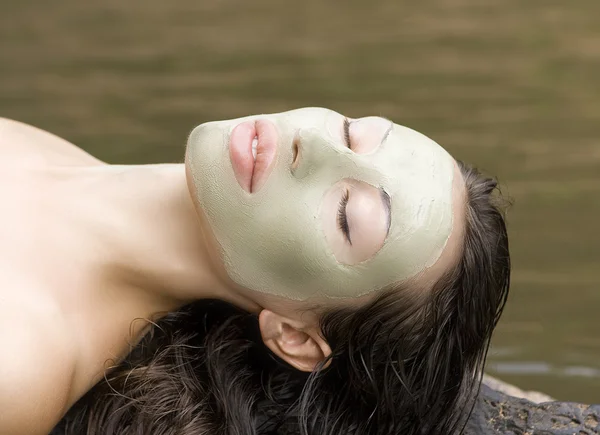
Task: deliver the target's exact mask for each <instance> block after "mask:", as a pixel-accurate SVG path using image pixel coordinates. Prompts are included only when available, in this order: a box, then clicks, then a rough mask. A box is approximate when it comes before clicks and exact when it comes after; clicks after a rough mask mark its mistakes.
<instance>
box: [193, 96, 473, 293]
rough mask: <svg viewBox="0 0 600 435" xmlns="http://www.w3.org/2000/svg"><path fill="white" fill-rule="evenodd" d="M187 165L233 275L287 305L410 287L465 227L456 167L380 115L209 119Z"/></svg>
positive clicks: (196, 134) (322, 112)
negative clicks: (459, 212)
mask: <svg viewBox="0 0 600 435" xmlns="http://www.w3.org/2000/svg"><path fill="white" fill-rule="evenodd" d="M186 164H187V170H188V174H189V176H190V179H189V184H190V186H191V187H192V189H191V190H192V193H193V197H194V199H195V201H196V205H197V206H198V208H199V210H200V211H201V214H202V215H203V217H204V218H205V220H206V221H207V222H208V224H209V226H210V229H211V231H212V233H213V236H214V238H215V239H216V241H217V243H218V245H219V249H220V254H221V258H222V262H223V265H224V267H225V270H226V272H227V274H228V275H229V277H230V278H231V279H232V280H233V281H234V282H236V283H237V284H239V285H241V286H243V287H246V288H249V289H252V290H255V291H259V292H265V293H269V294H273V295H277V296H284V297H286V298H290V299H296V300H305V299H308V298H310V297H313V296H327V297H358V296H362V295H365V294H368V293H370V292H373V291H376V290H378V289H382V288H385V287H388V286H390V285H392V284H395V283H398V282H402V281H406V280H407V279H410V278H413V277H415V276H416V275H418V274H420V273H421V272H423V271H425V270H426V269H428V268H430V267H431V266H433V265H434V264H435V263H436V262H437V261H438V259H439V258H440V256H441V255H442V253H443V251H444V249H445V247H446V245H447V244H448V240H449V238H450V237H451V234H452V233H453V227H456V226H458V227H462V226H463V222H462V221H460V222H456V220H457V219H456V210H455V208H456V207H461V205H462V204H464V201H463V200H462V199H461V198H460V197H459V198H458V199H457V192H456V191H457V189H456V185H457V177H458V178H459V179H460V173H459V172H458V170H457V168H456V164H455V162H454V159H453V158H452V157H451V156H450V155H449V154H448V153H447V152H446V151H445V150H444V149H443V148H442V147H440V146H439V145H438V144H436V143H435V142H433V141H432V140H431V139H429V138H427V137H425V136H423V135H422V134H420V133H418V132H416V131H414V130H411V129H409V128H406V127H402V126H400V125H397V124H394V123H392V122H391V121H389V120H387V119H384V118H380V117H366V118H359V119H347V118H345V117H344V116H342V115H340V114H338V113H336V112H333V111H330V110H327V109H319V108H306V109H298V110H293V111H290V112H284V113H279V114H272V115H259V116H251V117H246V118H240V119H235V120H228V121H220V122H210V123H206V124H202V125H200V126H198V127H196V128H195V129H194V131H193V132H192V133H191V135H190V137H189V140H188V146H187V155H186ZM459 181H460V183H462V180H459ZM457 202H458V203H459V204H458V205H457V204H455V203H457ZM461 219H462V218H461ZM454 232H455V231H454Z"/></svg>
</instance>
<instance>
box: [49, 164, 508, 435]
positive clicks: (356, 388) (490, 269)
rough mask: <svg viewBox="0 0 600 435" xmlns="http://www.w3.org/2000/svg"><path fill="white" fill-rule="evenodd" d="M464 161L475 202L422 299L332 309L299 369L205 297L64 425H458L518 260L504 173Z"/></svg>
mask: <svg viewBox="0 0 600 435" xmlns="http://www.w3.org/2000/svg"><path fill="white" fill-rule="evenodd" d="M459 167H460V169H461V172H462V174H463V178H464V179H465V182H466V186H467V205H466V207H467V210H466V231H465V236H464V240H463V249H462V254H461V257H460V260H459V261H458V263H457V265H456V266H455V267H453V268H452V269H451V270H449V271H448V272H447V273H446V274H445V275H444V276H443V277H442V278H441V279H440V280H439V281H438V282H437V283H436V284H435V285H434V286H433V288H432V289H430V291H428V292H427V296H426V297H425V299H424V300H419V302H415V300H414V298H411V297H410V296H409V295H410V292H407V291H388V292H384V293H383V294H381V295H379V297H377V298H376V300H374V301H372V302H370V303H368V304H366V305H364V306H362V307H360V308H353V309H349V308H345V309H339V308H337V309H331V310H330V311H329V312H327V313H325V314H324V315H323V316H322V317H321V324H320V326H321V330H322V333H323V336H324V337H325V338H326V340H327V341H328V343H329V344H330V346H331V348H332V354H331V356H330V357H329V358H328V362H329V364H328V365H327V367H325V365H326V364H325V363H326V362H327V361H326V362H324V363H323V365H322V366H321V367H320V368H319V369H318V370H315V371H314V372H312V373H303V372H300V371H297V370H295V369H294V368H292V367H290V366H289V365H287V364H285V363H284V362H282V361H280V360H279V359H278V358H277V357H276V356H275V355H273V354H272V353H271V352H269V350H268V349H267V347H266V346H265V345H264V343H263V342H262V340H261V335H260V330H259V327H258V319H257V316H256V315H254V314H249V313H246V312H243V311H240V310H239V309H237V308H235V307H233V306H230V305H228V304H226V303H223V302H219V301H200V302H196V303H193V304H191V305H189V306H186V307H184V308H183V309H181V310H180V311H178V312H176V313H172V314H169V315H167V316H166V317H164V318H163V319H161V320H160V321H159V322H157V323H156V325H155V326H154V327H153V330H152V331H151V333H150V334H148V335H147V336H146V337H145V338H144V339H143V340H142V342H141V343H140V344H139V345H138V346H136V347H135V348H134V350H133V352H132V353H131V354H130V355H129V356H128V357H127V358H126V360H125V361H123V362H122V363H120V364H119V365H118V366H117V367H115V368H114V369H113V370H111V371H110V372H109V374H108V375H107V376H106V378H105V380H104V381H102V382H101V383H99V384H98V385H97V386H96V387H94V389H92V390H91V391H90V392H89V393H88V394H87V395H86V396H84V397H83V398H82V399H81V400H80V401H79V403H77V404H76V405H75V406H74V407H73V408H72V409H71V410H70V411H69V413H68V414H67V416H66V417H65V418H64V419H63V421H62V422H61V424H60V426H59V428H57V432H56V433H57V434H58V433H60V434H65V435H70V434H77V435H81V434H88V435H116V434H139V435H142V434H143V435H146V434H152V435H192V434H193V435H204V434H207V435H208V434H211V435H266V434H299V435H313V434H318V435H340V434H358V435H361V434H382V435H384V434H385V435H388V434H401V435H416V434H419V435H449V434H454V433H458V432H461V431H462V429H463V427H464V425H465V424H466V421H467V418H468V416H469V413H470V410H471V409H472V406H473V403H474V398H475V396H476V394H477V391H478V387H479V385H480V382H481V374H482V370H483V365H484V362H485V357H486V353H487V349H488V346H489V340H490V338H491V335H492V331H493V329H494V327H495V325H496V323H497V322H498V319H499V317H500V314H501V312H502V310H503V307H504V304H505V302H506V298H507V296H508V289H509V281H510V258H509V249H508V237H507V233H506V226H505V221H504V216H503V210H502V200H501V197H500V195H499V194H495V193H494V191H495V190H497V183H496V181H495V180H494V179H491V178H487V177H484V176H483V175H482V174H481V173H480V172H479V171H477V170H476V169H474V168H472V167H470V166H467V165H465V164H463V163H461V162H459ZM58 429H60V430H58Z"/></svg>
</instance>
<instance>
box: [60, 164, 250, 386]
mask: <svg viewBox="0 0 600 435" xmlns="http://www.w3.org/2000/svg"><path fill="white" fill-rule="evenodd" d="M53 179H54V181H57V182H56V183H55V185H56V186H57V189H59V192H56V197H57V198H65V199H58V201H60V203H58V202H57V203H56V204H55V205H56V206H57V207H56V210H57V213H56V214H57V216H60V218H58V219H57V222H63V224H62V225H63V226H65V225H66V226H68V231H69V232H70V234H71V237H70V238H71V239H72V240H77V241H78V242H77V243H78V244H77V250H73V256H74V257H75V256H76V257H77V259H78V260H80V255H82V256H83V257H85V258H86V260H85V264H88V265H89V266H88V270H91V273H90V275H91V276H94V280H95V282H94V284H93V285H90V286H82V288H85V290H83V289H81V288H80V289H79V290H76V291H77V292H79V294H75V290H73V289H69V290H65V294H63V295H62V296H63V298H62V301H63V304H64V305H65V306H66V307H67V309H66V310H65V311H66V312H73V313H77V314H76V316H77V317H74V319H75V320H73V321H72V322H75V323H77V324H73V325H72V326H73V327H74V328H78V329H77V330H79V331H81V335H83V336H82V338H81V343H82V346H83V347H84V348H87V349H84V352H83V354H87V356H88V358H83V359H84V362H83V363H82V364H88V363H89V365H90V366H92V367H93V366H97V362H98V361H102V362H101V364H105V361H106V360H109V359H113V360H119V359H121V358H123V357H124V356H125V355H126V354H127V353H128V352H129V350H130V346H131V343H132V342H133V343H135V342H136V341H137V340H138V339H139V338H141V335H142V334H143V332H144V331H145V329H146V328H144V327H145V326H146V325H148V324H149V323H148V322H147V321H140V322H134V320H136V319H146V320H148V321H150V322H151V321H153V320H156V319H157V318H159V317H160V316H162V315H164V314H166V313H168V312H169V311H174V310H176V309H178V308H180V307H181V306H183V305H185V304H186V303H189V302H192V301H194V300H198V299H220V300H224V301H227V302H230V303H232V304H234V305H237V306H239V307H240V308H243V309H246V310H248V311H253V312H256V311H258V310H259V309H260V307H259V306H258V305H257V304H256V303H255V302H253V301H252V300H251V299H250V298H249V297H247V296H246V295H245V294H244V293H243V292H239V291H234V290H233V286H231V285H230V283H227V282H226V281H225V280H224V279H223V276H222V274H220V273H219V272H218V270H217V268H216V267H215V266H214V265H215V264H216V263H215V256H218V253H216V252H214V250H212V249H211V248H210V246H209V244H208V243H207V242H206V238H205V235H204V233H203V228H202V225H201V224H200V222H199V219H198V216H197V213H196V210H195V208H194V204H193V202H192V199H191V197H190V194H189V191H188V188H187V182H186V174H185V168H184V165H182V164H172V165H169V164H165V165H143V166H114V165H100V166H94V167H85V168H77V169H71V168H69V169H60V171H59V172H58V173H57V174H55V175H54V176H53ZM64 216H68V219H66V220H65V219H62V218H63V217H64ZM67 255H68V253H67ZM67 292H69V293H68V294H66V293H67ZM84 293H85V294H84ZM69 304H71V305H73V306H72V307H70V305H69ZM82 306H84V307H86V308H85V311H84V312H83V313H82ZM82 314H83V315H82ZM95 335H97V336H95ZM99 342H100V343H105V344H106V346H105V352H104V353H102V352H101V349H100V348H99V347H97V344H98V343H99ZM93 361H96V364H94V362H93ZM98 375H99V373H98V372H97V371H96V374H95V375H94V376H95V380H94V381H97V380H98V378H97V376H98ZM85 377H86V376H84V378H85ZM87 377H88V378H89V373H87Z"/></svg>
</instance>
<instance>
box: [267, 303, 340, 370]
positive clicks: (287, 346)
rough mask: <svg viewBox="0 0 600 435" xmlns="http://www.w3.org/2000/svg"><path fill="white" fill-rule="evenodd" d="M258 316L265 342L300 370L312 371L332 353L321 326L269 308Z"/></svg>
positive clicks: (274, 351) (279, 355)
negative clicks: (287, 316) (320, 332)
mask: <svg viewBox="0 0 600 435" xmlns="http://www.w3.org/2000/svg"><path fill="white" fill-rule="evenodd" d="M258 320H259V326H260V331H261V335H262V338H263V341H264V343H265V345H266V346H267V347H268V348H269V349H270V350H271V351H272V352H273V353H274V354H276V355H277V356H278V357H279V358H281V359H282V360H284V361H285V362H287V363H288V364H290V365H291V366H292V367H295V368H296V369H298V370H301V371H303V372H312V371H314V370H315V369H316V368H317V366H318V365H319V363H321V362H322V361H324V360H325V359H326V358H327V357H329V355H330V354H331V348H330V347H329V345H328V344H327V342H326V341H325V339H324V338H323V337H321V335H320V334H319V330H318V326H315V325H304V324H301V322H298V321H294V320H292V319H289V318H286V317H284V316H281V315H279V314H276V313H274V312H272V311H269V310H262V311H261V313H260V315H259V317H258Z"/></svg>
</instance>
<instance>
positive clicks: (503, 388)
mask: <svg viewBox="0 0 600 435" xmlns="http://www.w3.org/2000/svg"><path fill="white" fill-rule="evenodd" d="M483 383H484V384H485V385H487V386H488V387H490V388H491V389H492V390H496V391H499V392H501V393H504V394H507V395H509V396H513V397H520V398H522V399H527V400H529V401H531V402H534V403H543V402H551V401H553V400H554V399H553V398H552V397H550V396H548V395H547V394H544V393H540V392H538V391H524V390H521V389H520V388H517V387H515V386H514V385H511V384H508V383H506V382H504V381H501V380H500V379H497V378H494V377H493V376H490V375H483Z"/></svg>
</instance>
